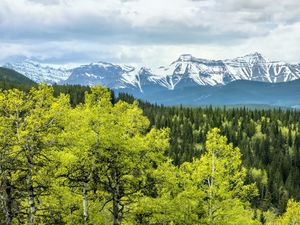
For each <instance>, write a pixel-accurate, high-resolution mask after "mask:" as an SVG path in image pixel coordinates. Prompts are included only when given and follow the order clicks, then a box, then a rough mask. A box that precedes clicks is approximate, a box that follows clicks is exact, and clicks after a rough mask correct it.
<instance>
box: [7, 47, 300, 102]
mask: <svg viewBox="0 0 300 225" xmlns="http://www.w3.org/2000/svg"><path fill="white" fill-rule="evenodd" d="M4 67H6V68H10V69H13V70H16V71H17V72H19V73H22V74H24V75H25V76H27V77H28V78H30V79H32V80H34V81H35V82H38V83H41V82H47V83H58V84H80V85H90V86H91V85H96V84H102V85H104V86H107V87H109V88H111V89H113V90H115V91H116V92H127V93H130V94H133V95H134V96H136V97H139V98H143V99H146V100H149V101H152V102H157V103H163V104H190V105H199V104H200V105H201V104H268V105H283V106H292V107H299V105H300V103H299V101H298V100H297V98H298V97H299V99H300V96H297V95H298V94H297V92H298V91H297V88H296V87H298V85H300V82H298V81H296V82H291V81H295V80H297V79H299V78H300V64H289V63H285V62H282V61H269V60H267V59H265V58H264V57H263V56H262V55H261V54H259V53H257V52H256V53H253V54H248V55H245V56H242V57H237V58H234V59H225V60H208V59H201V58H196V57H194V56H192V55H190V54H184V55H181V56H180V57H179V58H178V59H177V60H175V61H173V62H171V63H170V64H169V65H168V66H160V67H157V68H147V67H140V68H136V67H133V66H130V65H117V64H112V63H108V62H97V63H90V64H86V65H82V66H79V67H75V68H72V69H67V68H54V67H50V66H47V65H43V64H40V63H37V62H34V61H31V60H25V61H23V62H18V63H7V64H5V65H4ZM277 83H278V85H274V84H277ZM281 83H283V84H281ZM291 83H292V84H291ZM229 84H230V85H229ZM295 85H296V86H295ZM289 86H292V88H289ZM285 88H286V89H288V90H286V91H285ZM299 88H300V87H299ZM266 90H269V92H268V91H266ZM292 90H293V93H290V92H291V91H292ZM299 90H300V89H299ZM287 92H289V93H287ZM266 95H267V96H266ZM161 96H164V97H165V98H163V99H162V98H161ZM287 96H288V97H287Z"/></svg>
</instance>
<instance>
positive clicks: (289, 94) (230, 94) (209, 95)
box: [116, 79, 300, 109]
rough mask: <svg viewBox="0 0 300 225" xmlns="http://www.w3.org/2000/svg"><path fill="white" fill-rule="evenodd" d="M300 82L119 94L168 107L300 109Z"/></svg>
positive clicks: (238, 82) (243, 82)
mask: <svg viewBox="0 0 300 225" xmlns="http://www.w3.org/2000/svg"><path fill="white" fill-rule="evenodd" d="M299 90H300V79H298V80H295V81H289V82H285V83H276V84H272V83H266V82H259V81H246V80H239V81H233V82H231V83H230V84H228V85H223V86H202V87H199V86H182V87H178V88H176V89H175V90H173V91H169V90H167V89H163V88H160V89H158V88H157V89H155V90H154V91H153V90H151V89H148V90H145V91H144V92H143V93H141V92H139V91H137V90H135V91H133V90H132V89H123V90H119V91H116V92H117V93H118V92H125V93H129V94H132V95H133V96H134V97H136V98H140V99H143V100H147V101H149V102H152V103H157V104H164V105H180V104H183V105H191V106H199V105H219V106H220V105H256V106H257V105H268V106H284V107H291V108H297V109H300V91H299Z"/></svg>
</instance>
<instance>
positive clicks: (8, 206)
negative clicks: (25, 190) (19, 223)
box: [0, 169, 13, 225]
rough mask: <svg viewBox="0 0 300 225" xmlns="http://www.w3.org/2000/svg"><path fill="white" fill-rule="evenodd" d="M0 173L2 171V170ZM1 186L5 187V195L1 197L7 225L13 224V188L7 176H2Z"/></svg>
mask: <svg viewBox="0 0 300 225" xmlns="http://www.w3.org/2000/svg"><path fill="white" fill-rule="evenodd" d="M0 172H2V170H1V169H0ZM0 186H2V187H3V190H4V191H3V195H2V196H1V200H2V205H3V213H4V215H5V224H6V225H11V224H12V218H13V213H12V186H11V183H10V181H9V180H8V179H7V177H6V176H5V174H2V181H1V182H0Z"/></svg>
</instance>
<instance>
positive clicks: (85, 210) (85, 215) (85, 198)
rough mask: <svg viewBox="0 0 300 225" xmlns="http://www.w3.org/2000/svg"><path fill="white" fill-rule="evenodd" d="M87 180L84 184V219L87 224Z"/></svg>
mask: <svg viewBox="0 0 300 225" xmlns="http://www.w3.org/2000/svg"><path fill="white" fill-rule="evenodd" d="M87 185H88V184H87V182H84V184H83V220H84V224H85V225H87V224H88V221H89V203H88V187H87Z"/></svg>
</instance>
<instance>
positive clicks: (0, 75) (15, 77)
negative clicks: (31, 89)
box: [0, 67, 36, 86]
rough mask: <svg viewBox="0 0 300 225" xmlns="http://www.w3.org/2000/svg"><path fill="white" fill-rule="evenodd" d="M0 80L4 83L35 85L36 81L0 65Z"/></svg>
mask: <svg viewBox="0 0 300 225" xmlns="http://www.w3.org/2000/svg"><path fill="white" fill-rule="evenodd" d="M0 82H1V83H2V84H3V83H5V84H6V85H8V84H9V85H29V86H31V85H35V84H36V83H35V82H34V81H32V80H30V79H29V78H27V77H26V76H24V75H22V74H20V73H18V72H16V71H14V70H12V69H8V68H4V67H0Z"/></svg>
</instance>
